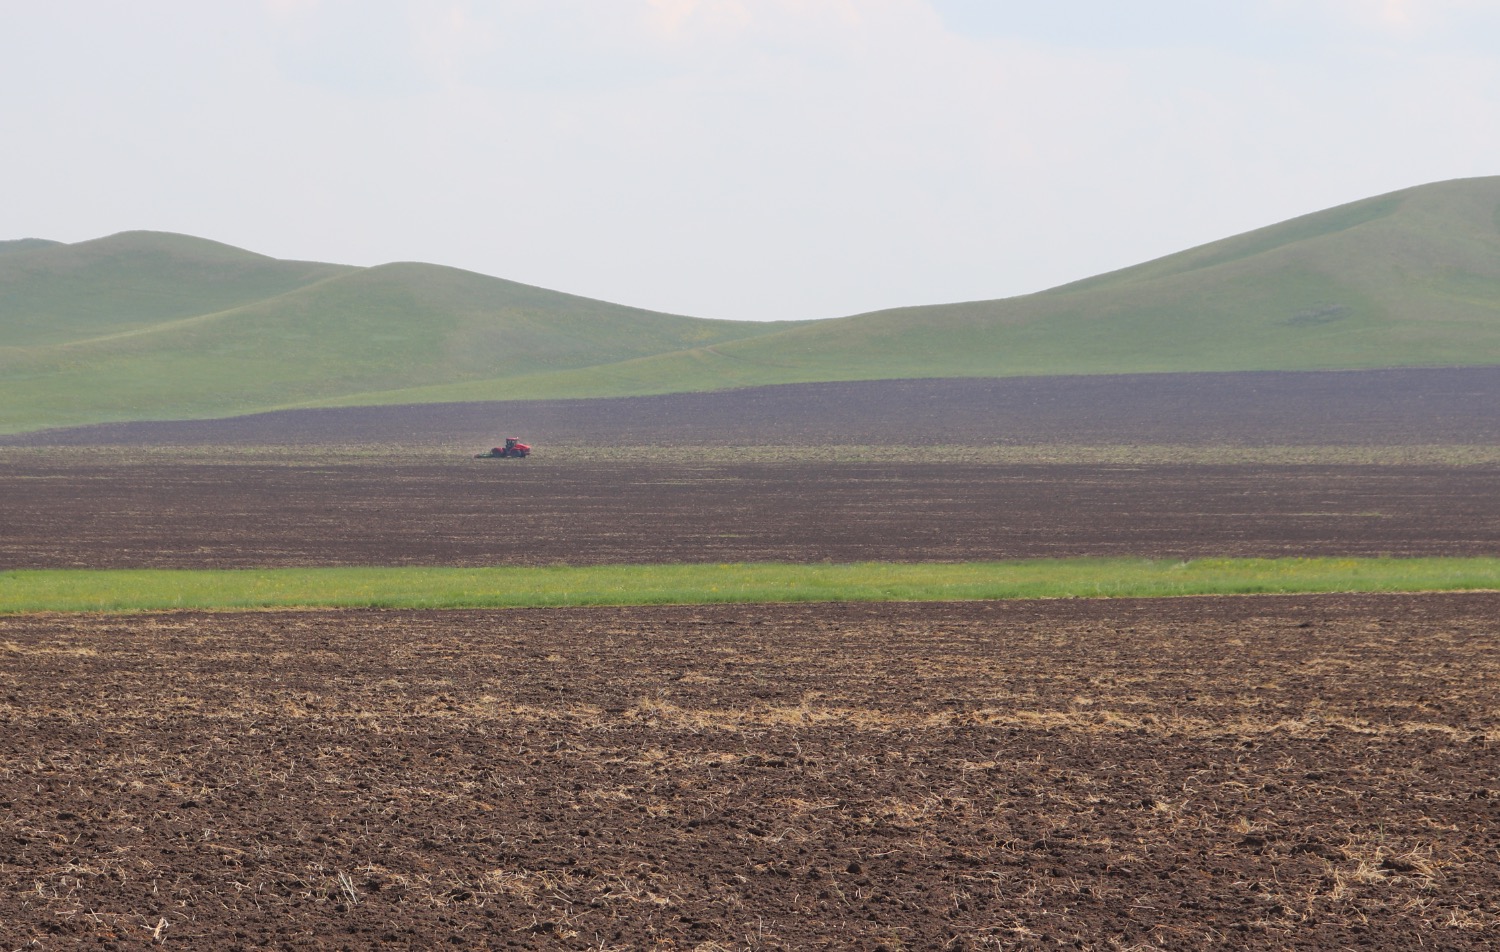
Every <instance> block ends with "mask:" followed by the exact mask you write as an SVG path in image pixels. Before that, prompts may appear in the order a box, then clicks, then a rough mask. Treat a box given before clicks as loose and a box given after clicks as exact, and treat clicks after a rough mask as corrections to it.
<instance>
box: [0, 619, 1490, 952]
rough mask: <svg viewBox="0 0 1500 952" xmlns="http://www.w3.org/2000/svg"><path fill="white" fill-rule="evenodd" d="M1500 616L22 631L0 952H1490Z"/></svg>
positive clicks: (427, 623) (6, 740)
mask: <svg viewBox="0 0 1500 952" xmlns="http://www.w3.org/2000/svg"><path fill="white" fill-rule="evenodd" d="M1497 616H1500V595H1496V594H1469V595H1425V596H1358V597H1355V596H1321V597H1285V598H1282V597H1257V598H1192V599H1178V600H1121V601H1053V602H1015V603H972V604H940V605H930V604H929V605H922V604H909V605H848V606H834V605H828V606H754V607H748V608H747V607H744V606H738V607H723V608H699V607H673V608H640V609H607V610H606V609H593V610H533V611H503V612H428V613H421V612H374V611H339V612H301V613H298V612H269V613H255V614H240V615H233V614H228V615H215V614H164V615H153V616H144V617H140V616H138V617H130V618H122V617H97V616H89V617H65V616H13V617H7V618H0V939H3V941H0V947H3V948H5V949H16V948H31V947H39V948H55V947H75V946H79V945H82V946H85V947H103V948H137V947H143V946H145V945H148V944H160V945H164V946H167V947H181V948H225V949H229V948H252V947H267V946H273V947H282V948H361V947H368V946H370V945H372V944H376V943H384V944H387V945H391V946H397V947H400V946H411V947H431V946H434V945H438V944H452V945H453V946H455V947H467V948H475V947H480V948H483V947H491V948H513V947H525V948H580V949H599V948H624V947H630V948H662V949H673V948H680V949H690V948H699V949H715V948H768V947H793V948H866V949H876V948H882V947H883V948H886V949H899V948H910V949H934V948H949V949H960V948H968V949H975V948H986V947H1015V946H1023V947H1030V946H1036V947H1063V948H1082V949H1105V948H1132V947H1134V948H1149V947H1157V948H1165V949H1198V948H1205V947H1210V946H1215V945H1220V946H1227V947H1244V946H1247V945H1248V946H1275V947H1291V948H1307V949H1330V948H1348V947H1356V946H1357V947H1360V948H1390V949H1412V948H1418V947H1422V948H1465V947H1467V948H1485V947H1491V946H1492V945H1493V944H1494V943H1495V942H1496V941H1497V940H1500V927H1497V909H1496V906H1495V897H1496V896H1497V895H1500V780H1497V771H1500V710H1497V707H1496V699H1495V695H1494V686H1495V684H1496V683H1497V678H1500V650H1497V649H1500V632H1497V629H1496V626H1495V622H1494V619H1495V618H1496V617H1497Z"/></svg>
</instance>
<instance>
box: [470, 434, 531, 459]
mask: <svg viewBox="0 0 1500 952" xmlns="http://www.w3.org/2000/svg"><path fill="white" fill-rule="evenodd" d="M530 455H531V447H530V446H529V445H528V444H526V443H522V442H521V441H520V440H518V439H516V438H515V437H514V436H508V437H506V438H505V445H504V446H495V447H492V448H491V449H490V451H489V452H488V453H479V454H478V455H476V456H475V457H474V458H475V459H525V458H526V457H528V456H530Z"/></svg>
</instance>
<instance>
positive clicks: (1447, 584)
mask: <svg viewBox="0 0 1500 952" xmlns="http://www.w3.org/2000/svg"><path fill="white" fill-rule="evenodd" d="M1476 589H1492V590H1494V589H1500V558H1419V559H1391V558H1369V559H1356V558H1287V559H1197V560H1193V561H1188V562H1179V561H1154V560H1149V559H1038V560H1032V561H1024V562H965V563H889V562H862V563H857V564H849V565H830V564H816V565H788V564H782V563H748V564H734V565H696V564H695V565H609V566H581V567H573V566H555V567H541V568H532V567H520V568H508V567H493V568H411V567H403V568H386V567H381V568H282V569H233V570H165V569H117V570H105V571H95V570H82V569H55V570H54V569H45V570H15V571H9V572H0V614H15V613H20V612H134V611H155V610H163V609H205V610H237V609H238V610H248V609H257V608H356V607H369V608H512V607H535V606H568V605H682V604H713V603H725V602H738V603H755V602H856V601H961V600H972V599H1007V598H1122V597H1145V596H1166V595H1236V594H1254V593H1312V592H1417V591H1459V590H1476Z"/></svg>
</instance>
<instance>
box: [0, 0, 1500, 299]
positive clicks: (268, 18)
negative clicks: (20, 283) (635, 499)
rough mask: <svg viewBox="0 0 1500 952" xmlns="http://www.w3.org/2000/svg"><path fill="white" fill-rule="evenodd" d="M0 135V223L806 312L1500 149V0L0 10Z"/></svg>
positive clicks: (3, 229) (609, 2)
mask: <svg viewBox="0 0 1500 952" xmlns="http://www.w3.org/2000/svg"><path fill="white" fill-rule="evenodd" d="M0 129H3V142H0V174H3V179H0V181H3V182H4V183H5V186H6V201H5V203H4V208H3V210H0V238H23V237H39V238H52V239H56V240H60V241H69V242H72V241H82V240H85V239H89V238H97V237H101V236H103V235H107V234H112V233H114V232H118V231H124V230H128V229H137V228H147V229H156V230H163V231H176V232H185V233H188V234H192V235H198V236H200V237H204V238H212V239H215V240H217V241H223V242H227V243H229V244H233V245H238V246H240V247H243V248H248V249H250V250H252V251H258V252H261V253H263V254H269V255H274V256H276V257H282V258H308V259H314V260H319V261H333V262H340V263H346V264H362V265H371V264H379V263H382V262H386V261H397V260H417V261H430V262H435V263H439V264H447V265H453V266H456V267H461V268H468V269H470V270H474V271H479V272H483V273H485V274H491V275H496V276H499V277H505V278H510V279H512V280H516V281H523V282H526V283H529V284H538V285H542V286H544V287H550V288H555V289H558V290H563V291H570V292H573V293H576V294H584V295H588V296H591V297H598V298H603V299H606V300H610V301H615V302H619V303H623V304H632V305H637V306H641V307H650V308H655V309H658V310H666V311H673V312H677V313H686V314H693V315H696V316H700V317H732V318H754V319H771V318H807V317H835V316H839V315H843V314H850V313H855V312H859V311H866V310H873V309H876V308H882V307H894V306H899V305H904V304H926V303H939V302H947V301H958V300H973V299H980V298H994V297H1006V296H1010V295H1014V294H1023V293H1028V292H1031V291H1038V290H1042V289H1044V288H1047V287H1051V286H1054V285H1057V284H1060V283H1063V282H1066V281H1070V280H1073V279H1076V278H1082V277H1086V276H1088V275H1091V274H1096V273H1099V272H1102V271H1106V270H1110V269H1113V268H1117V267H1122V266H1125V265H1129V264H1133V263H1136V262H1139V261H1143V260H1146V259H1148V258H1152V257H1156V256H1158V255H1162V254H1167V253H1170V252H1173V251H1178V250H1181V249H1183V248H1187V247H1190V246H1192V245H1195V244H1200V243H1202V242H1205V241H1211V240H1214V239H1217V238H1221V237H1225V236H1227V235H1230V234H1234V233H1236V232H1240V231H1245V230H1248V229H1250V228H1254V227H1258V226H1260V225H1265V224H1270V223H1272V222H1275V221H1280V220H1283V219H1286V218H1289V217H1293V216H1295V215H1299V214H1302V213H1304V212H1309V211H1314V210H1317V209H1319V208H1324V207H1328V206H1331V205H1336V204H1339V203H1342V202H1346V201H1352V200H1354V199H1358V198H1363V197H1366V196H1369V195H1374V194H1378V193H1381V192H1386V191H1390V190H1393V189H1398V188H1404V187H1407V186H1410V185H1418V184H1422V183H1425V182H1431V181H1437V180H1441V179H1449V178H1458V177H1464V176H1471V175H1489V174H1495V173H1500V0H1159V2H1155V0H1026V2H1011V0H489V2H481V0H473V2H449V0H428V2H420V0H263V2H255V0H212V2H205V0H177V2H172V0H119V2H104V0H92V2H91V0H54V2H47V3H43V2H38V0H0Z"/></svg>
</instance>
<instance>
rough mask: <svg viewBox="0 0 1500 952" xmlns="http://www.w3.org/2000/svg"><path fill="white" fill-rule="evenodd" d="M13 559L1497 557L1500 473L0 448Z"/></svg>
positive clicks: (50, 563) (103, 563)
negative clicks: (190, 454) (211, 456)
mask: <svg viewBox="0 0 1500 952" xmlns="http://www.w3.org/2000/svg"><path fill="white" fill-rule="evenodd" d="M0 488H3V491H4V497H5V504H4V506H0V567H3V568H65V567H69V566H82V567H90V568H122V567H175V568H196V567H254V566H263V565H284V566H296V565H545V564H557V563H567V564H575V565H582V564H605V563H653V562H737V561H793V562H818V561H823V560H831V561H835V562H851V561H864V560H886V561H922V560H971V559H1013V558H1041V557H1052V556H1084V555H1122V556H1155V557H1161V558H1177V557H1196V556H1266V557H1271V556H1285V555H1328V556H1337V555H1411V556H1416V555H1492V554H1496V553H1500V467H1496V466H1494V465H1488V466H1463V467H1443V466H1181V465H1161V466H1092V465H1090V466H1084V465H1052V466H1045V465H1005V464H960V463H930V464H929V463H908V464H881V463H840V464H825V463H814V462H797V461H792V462H786V463H776V464H769V463H724V464H713V465H709V464H702V465H693V464H682V463H666V462H653V461H649V460H648V461H642V462H624V463H609V462H592V463H591V462H573V463H556V462H549V461H546V460H538V459H530V460H494V461H491V460H469V459H460V460H450V461H447V462H433V463H412V462H409V461H408V462H384V461H379V460H375V461H368V462H364V463H352V462H349V461H347V460H344V461H342V462H337V461H335V462H304V463H298V464H285V465H269V464H259V463H252V462H234V461H224V462H213V461H209V462H204V461H202V460H191V459H189V460H181V461H176V462H173V461H163V460H160V459H157V460H143V459H140V458H137V459H135V460H131V459H129V458H124V459H113V458H111V459H108V460H104V461H100V460H98V459H91V458H86V459H82V460H73V459H69V458H67V457H65V456H58V455H55V454H48V455H45V456H35V455H29V454H21V455H16V454H12V455H10V456H5V455H0Z"/></svg>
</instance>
